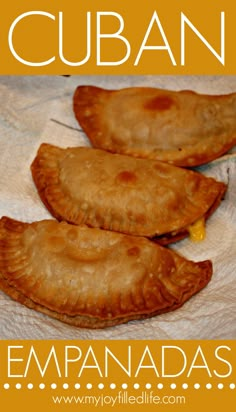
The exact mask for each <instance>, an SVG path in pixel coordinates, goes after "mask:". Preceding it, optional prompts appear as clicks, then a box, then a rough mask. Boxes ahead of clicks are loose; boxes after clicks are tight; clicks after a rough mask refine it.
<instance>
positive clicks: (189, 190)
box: [31, 144, 226, 244]
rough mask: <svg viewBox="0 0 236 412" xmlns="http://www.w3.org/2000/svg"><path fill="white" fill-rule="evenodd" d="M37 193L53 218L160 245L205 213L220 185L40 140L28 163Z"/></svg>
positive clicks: (216, 198) (222, 189) (143, 162)
mask: <svg viewBox="0 0 236 412" xmlns="http://www.w3.org/2000/svg"><path fill="white" fill-rule="evenodd" d="M31 171H32V176H33V179H34V182H35V184H36V187H37V189H38V192H39V195H40V197H41V199H42V201H43V202H44V204H45V205H46V207H47V208H48V209H49V211H50V212H51V213H52V215H53V216H54V217H56V218H57V219H58V220H65V221H67V222H70V223H74V224H78V225H79V224H84V223H85V224H87V225H89V226H91V227H99V228H103V229H106V230H113V231H116V232H122V233H127V234H131V235H136V236H146V237H150V238H153V237H157V241H158V242H160V243H161V242H163V243H165V244H167V243H170V242H173V241H175V240H176V239H177V238H182V237H184V236H186V235H187V234H188V231H187V227H188V226H189V225H190V224H192V223H193V222H195V221H196V220H197V219H199V218H201V217H207V216H208V215H209V214H210V213H211V212H212V211H213V210H214V208H215V207H216V206H217V205H218V204H219V202H220V199H221V198H222V196H223V194H224V192H225V190H226V185H225V184H224V183H220V182H217V181H216V180H214V179H212V178H207V177H205V176H203V175H202V174H200V173H197V172H194V171H192V170H186V169H182V168H179V167H175V166H172V165H168V164H165V163H162V162H159V161H155V160H149V159H136V158H133V157H130V156H124V155H119V154H111V153H108V152H105V151H103V150H98V149H94V148H88V147H78V148H68V149H61V148H59V147H56V146H52V145H49V144H42V145H41V147H40V148H39V150H38V153H37V156H36V158H35V159H34V161H33V163H32V165H31Z"/></svg>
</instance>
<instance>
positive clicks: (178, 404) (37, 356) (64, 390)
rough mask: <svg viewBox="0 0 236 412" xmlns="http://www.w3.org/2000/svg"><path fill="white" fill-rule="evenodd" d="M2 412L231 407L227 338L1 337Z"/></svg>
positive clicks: (234, 374)
mask: <svg viewBox="0 0 236 412" xmlns="http://www.w3.org/2000/svg"><path fill="white" fill-rule="evenodd" d="M0 353H1V374H0V392H1V406H3V405H4V406H7V407H8V410H13V408H16V407H18V406H19V405H22V408H23V405H25V407H24V410H32V409H34V410H37V408H38V407H39V406H40V410H42V409H43V410H45V411H52V410H67V408H68V410H76V409H78V408H80V409H81V410H85V411H87V410H88V411H91V410H96V409H99V410H114V411H115V410H125V411H129V410H147V409H148V410H151V411H154V410H156V409H157V408H158V409H161V410H165V411H172V410H173V411H185V410H186V411H191V412H194V411H199V407H203V408H209V409H210V408H214V407H218V408H220V409H221V408H224V407H226V404H227V411H233V410H234V409H235V390H236V389H235V388H236V364H235V358H236V356H235V355H236V343H235V342H234V341H224V342H223V341H194V342H193V341H192V342H190V341H174V342H173V341H162V342H157V341H119V342H118V341H93V342H91V341H83V342H82V341H44V342H42V341H4V342H1V343H0Z"/></svg>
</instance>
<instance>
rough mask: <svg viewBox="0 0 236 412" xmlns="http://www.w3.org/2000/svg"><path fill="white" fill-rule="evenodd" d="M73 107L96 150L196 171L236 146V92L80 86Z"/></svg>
mask: <svg viewBox="0 0 236 412" xmlns="http://www.w3.org/2000/svg"><path fill="white" fill-rule="evenodd" d="M73 105H74V113H75V116H76V118H77V120H78V122H79V123H80V125H81V127H82V128H83V130H84V131H85V133H86V134H87V136H88V138H89V139H90V141H91V142H92V144H93V146H94V147H97V148H100V149H105V150H108V151H111V152H114V153H122V154H127V155H132V156H135V157H142V158H150V159H156V160H161V161H163V162H168V163H172V164H175V165H177V166H186V167H190V166H197V165H201V164H203V163H207V162H209V161H211V160H213V159H216V158H217V157H219V156H220V155H222V154H223V153H225V152H227V151H228V150H229V149H231V148H232V147H233V146H234V145H235V144H236V93H232V94H228V95H221V96H213V95H201V94H198V93H195V92H193V91H189V90H184V91H170V90H162V89H156V88H147V87H146V88H145V87H130V88H126V89H121V90H105V89H101V88H98V87H95V86H79V87H78V88H77V89H76V91H75V94H74V100H73Z"/></svg>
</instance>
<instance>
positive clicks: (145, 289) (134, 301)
mask: <svg viewBox="0 0 236 412" xmlns="http://www.w3.org/2000/svg"><path fill="white" fill-rule="evenodd" d="M211 275H212V264H211V262H210V261H209V260H207V261H204V262H198V263H195V262H192V261H188V260H186V259H185V258H183V257H181V256H179V255H178V254H177V253H176V252H174V251H172V250H169V249H167V248H164V247H162V246H160V245H157V244H155V243H154V242H151V241H150V240H148V239H146V238H142V237H134V236H128V235H123V234H119V233H114V232H110V231H104V230H100V229H93V228H88V227H86V226H74V225H70V224H68V223H66V222H61V223H59V222H57V221H55V220H44V221H39V222H34V223H22V222H18V221H16V220H13V219H10V218H8V217H3V218H2V219H1V220H0V288H1V289H2V290H3V291H4V292H5V293H6V294H8V295H9V296H10V297H11V298H13V299H15V300H16V301H18V302H20V303H22V304H24V305H26V306H28V307H29V308H31V309H35V310H37V311H40V312H43V313H45V314H47V315H49V316H52V317H54V318H56V319H59V320H61V321H63V322H66V323H69V324H71V325H75V326H79V327H88V328H104V327H107V326H112V325H117V324H119V323H124V322H128V321H129V320H132V319H142V318H147V317H151V316H155V315H158V314H160V313H163V312H168V311H172V310H175V309H177V308H178V307H180V306H181V305H183V303H184V302H185V301H186V300H188V299H189V298H190V297H191V296H192V295H194V294H195V293H197V292H198V291H199V290H201V289H202V288H204V287H205V286H206V285H207V283H208V282H209V281H210V279H211Z"/></svg>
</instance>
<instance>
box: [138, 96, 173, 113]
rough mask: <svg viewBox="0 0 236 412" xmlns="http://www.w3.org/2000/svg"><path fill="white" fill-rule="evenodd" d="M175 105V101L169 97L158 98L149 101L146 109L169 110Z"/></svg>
mask: <svg viewBox="0 0 236 412" xmlns="http://www.w3.org/2000/svg"><path fill="white" fill-rule="evenodd" d="M173 104H174V101H173V99H171V97H169V96H158V97H155V98H154V99H151V100H149V101H148V102H147V103H146V104H145V106H144V108H145V109H147V110H159V111H162V110H163V111H164V110H168V109H169V108H170V107H171V106H172V105H173Z"/></svg>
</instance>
